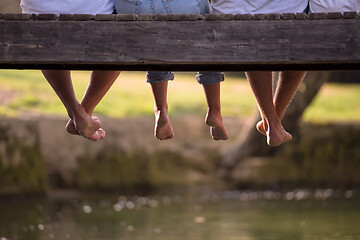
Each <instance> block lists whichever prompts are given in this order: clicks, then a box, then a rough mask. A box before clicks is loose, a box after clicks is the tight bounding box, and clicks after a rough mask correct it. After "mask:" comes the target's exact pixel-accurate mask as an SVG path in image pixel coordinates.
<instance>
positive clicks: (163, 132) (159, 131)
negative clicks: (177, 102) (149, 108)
mask: <svg viewBox="0 0 360 240" xmlns="http://www.w3.org/2000/svg"><path fill="white" fill-rule="evenodd" d="M154 112H155V128H154V136H155V137H156V138H157V139H159V140H168V139H172V138H173V137H174V131H173V128H172V126H171V123H170V118H169V115H168V113H167V110H165V109H164V110H156V109H155V111H154Z"/></svg>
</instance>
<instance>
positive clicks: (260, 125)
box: [256, 120, 266, 136]
mask: <svg viewBox="0 0 360 240" xmlns="http://www.w3.org/2000/svg"><path fill="white" fill-rule="evenodd" d="M256 129H257V130H258V132H259V133H261V134H262V135H265V136H266V130H265V126H264V121H263V120H261V121H259V122H258V123H257V124H256Z"/></svg>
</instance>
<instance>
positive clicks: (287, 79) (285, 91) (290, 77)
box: [256, 71, 306, 134]
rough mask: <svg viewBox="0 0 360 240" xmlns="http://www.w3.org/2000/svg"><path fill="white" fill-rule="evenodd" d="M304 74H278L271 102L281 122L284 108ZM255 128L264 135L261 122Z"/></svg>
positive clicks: (297, 72) (299, 72)
mask: <svg viewBox="0 0 360 240" xmlns="http://www.w3.org/2000/svg"><path fill="white" fill-rule="evenodd" d="M305 74H306V72H304V71H284V72H280V75H279V81H278V85H277V88H276V92H275V97H274V100H273V103H274V106H275V109H276V113H277V115H278V117H279V119H280V120H281V119H282V118H283V116H284V114H285V111H286V108H287V107H288V105H289V103H290V102H291V99H292V98H293V96H294V94H295V92H296V90H297V87H298V86H299V84H300V82H301V81H302V80H303V79H304V77H305ZM256 128H257V129H258V130H259V132H261V133H262V134H266V131H265V126H264V124H263V121H260V122H258V123H257V124H256Z"/></svg>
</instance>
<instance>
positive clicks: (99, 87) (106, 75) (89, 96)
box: [66, 71, 120, 137]
mask: <svg viewBox="0 0 360 240" xmlns="http://www.w3.org/2000/svg"><path fill="white" fill-rule="evenodd" d="M119 74H120V71H93V72H91V76H90V83H89V86H88V87H87V89H86V92H85V94H84V97H83V99H82V101H81V105H82V106H83V108H84V109H85V111H86V112H87V113H88V114H89V115H90V116H91V115H92V114H93V111H94V109H95V107H96V106H97V104H98V103H99V102H100V101H101V99H102V98H103V97H104V96H105V94H106V93H107V92H108V90H109V89H110V87H111V86H112V85H113V83H114V82H115V80H116V78H117V77H118V76H119ZM66 130H67V131H68V132H69V133H71V134H74V135H78V134H79V132H78V131H77V130H76V128H75V124H74V122H73V121H72V120H69V121H68V122H67V124H66ZM100 131H101V135H103V136H104V137H105V131H104V130H102V129H100Z"/></svg>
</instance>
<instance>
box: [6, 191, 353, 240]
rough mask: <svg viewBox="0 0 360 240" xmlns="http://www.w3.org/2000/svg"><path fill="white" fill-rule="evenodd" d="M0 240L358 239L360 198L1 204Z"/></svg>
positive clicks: (226, 196) (192, 197)
mask: <svg viewBox="0 0 360 240" xmlns="http://www.w3.org/2000/svg"><path fill="white" fill-rule="evenodd" d="M0 214H1V215H0V216H1V219H0V240H21V239H26V240H43V239H54V240H57V239H61V240H63V239H86V240H110V239H114V240H115V239H116V240H118V239H122V240H127V239H139V240H140V239H142V240H143V239H169V240H180V239H181V240H183V239H189V240H197V239H199V240H200V239H206V240H212V239H240V240H257V239H280V240H282V239H284V240H285V239H286V240H288V239H339V240H340V239H341V240H344V239H360V229H359V228H358V226H360V202H359V196H357V194H356V192H355V191H352V190H348V191H336V190H333V189H317V190H315V191H310V190H304V189H295V190H293V191H288V192H284V193H281V192H275V191H258V192H254V191H227V192H221V193H206V194H201V195H196V194H187V195H173V196H166V195H159V196H111V197H108V196H106V197H105V196H102V197H87V198H86V199H69V200H62V201H53V200H41V201H15V202H13V201H12V202H11V201H2V202H1V205H0Z"/></svg>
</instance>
